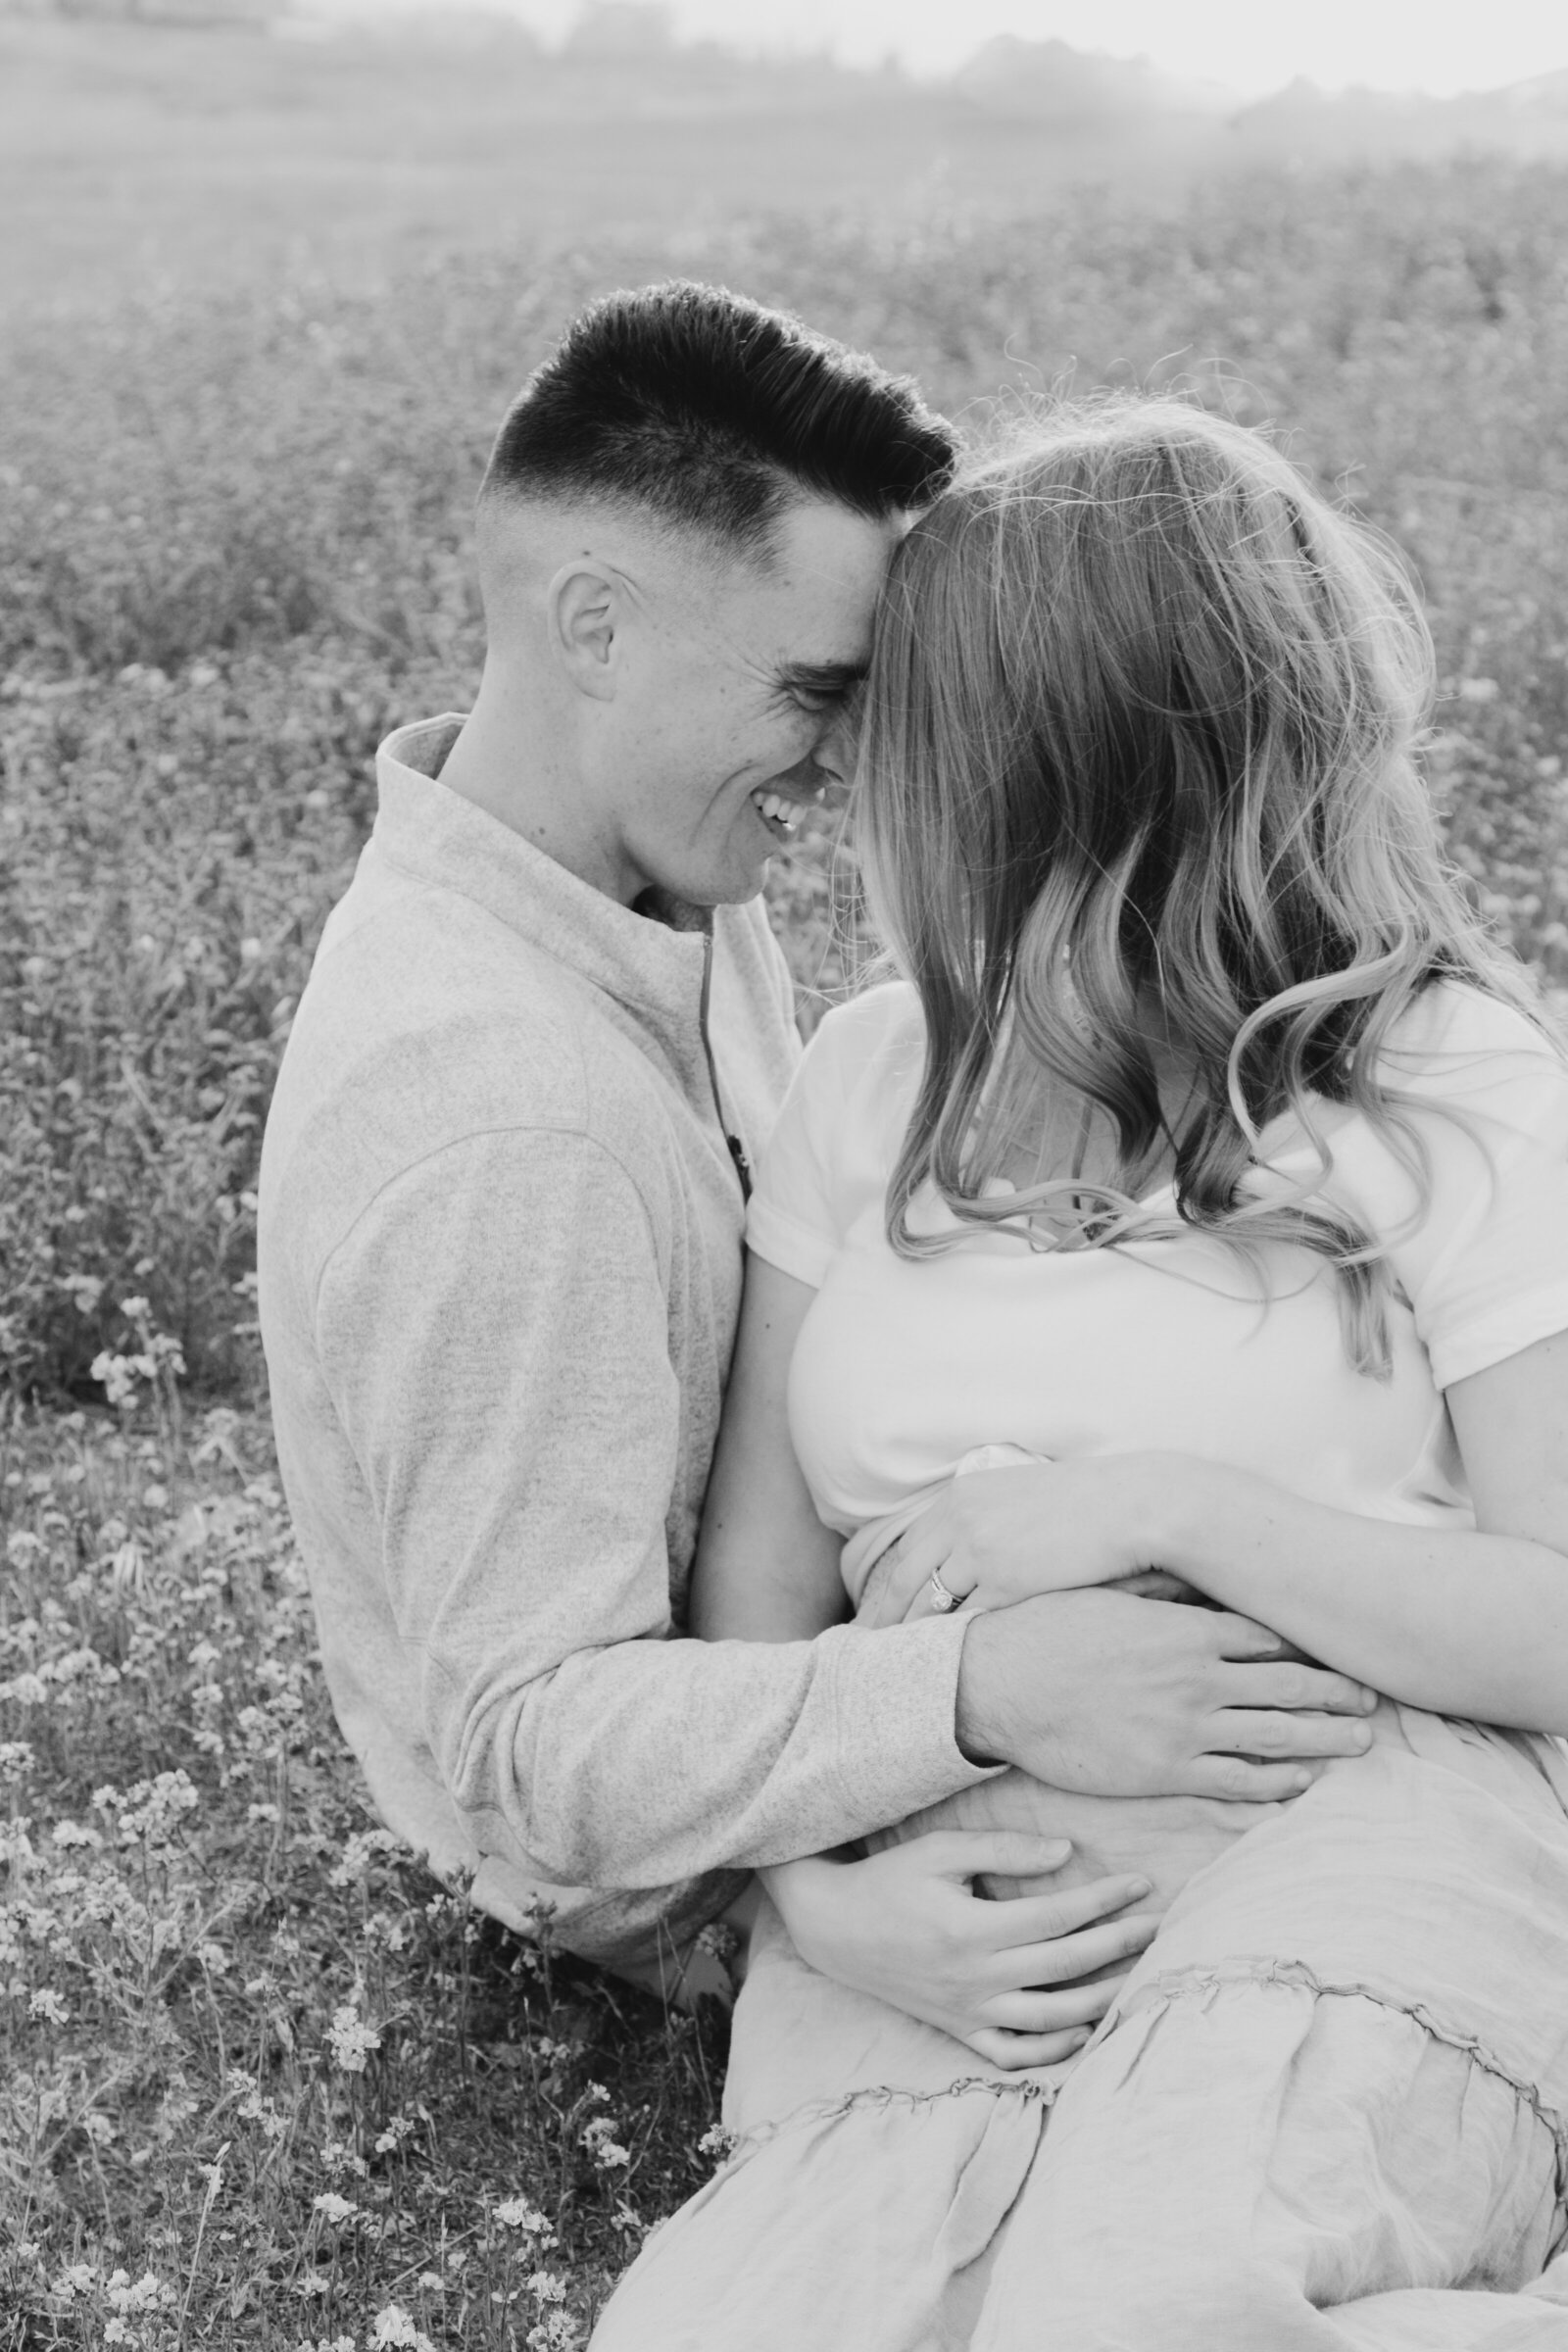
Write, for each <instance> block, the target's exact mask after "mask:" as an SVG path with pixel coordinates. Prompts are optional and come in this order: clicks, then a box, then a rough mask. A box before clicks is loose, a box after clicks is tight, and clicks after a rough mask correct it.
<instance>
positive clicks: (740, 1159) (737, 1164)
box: [697, 931, 752, 1203]
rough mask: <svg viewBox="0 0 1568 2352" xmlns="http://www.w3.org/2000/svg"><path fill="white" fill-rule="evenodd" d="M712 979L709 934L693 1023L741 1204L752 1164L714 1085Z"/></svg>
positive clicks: (746, 1193)
mask: <svg viewBox="0 0 1568 2352" xmlns="http://www.w3.org/2000/svg"><path fill="white" fill-rule="evenodd" d="M712 978H713V935H712V933H711V931H710V932H709V933H708V935H707V937H706V938H705V939H704V941H703V993H702V997H701V999H700V1000H699V1002H698V1006H697V1022H698V1026H699V1028H700V1029H701V1030H702V1033H703V1054H704V1055H705V1057H706V1059H707V1062H708V1083H709V1085H710V1086H711V1088H712V1090H713V1116H714V1118H715V1119H716V1120H717V1121H718V1130H719V1133H720V1134H721V1135H722V1137H723V1138H724V1148H725V1150H726V1151H727V1152H728V1153H729V1156H730V1164H731V1166H732V1167H733V1168H734V1170H735V1173H736V1175H737V1176H738V1177H739V1179H740V1187H741V1200H742V1202H743V1203H744V1202H745V1201H750V1199H751V1197H752V1163H751V1161H750V1160H749V1159H748V1158H747V1156H746V1146H745V1145H744V1144H743V1143H742V1142H741V1139H740V1137H739V1136H738V1135H733V1134H732V1133H731V1132H730V1128H729V1123H728V1121H727V1120H726V1119H725V1117H724V1098H723V1096H722V1094H721V1093H720V1092H719V1085H718V1064H717V1063H716V1062H715V1061H714V1059H713V1048H712V1044H711V1040H710V1038H709V1035H708V999H709V993H710V990H711V984H712Z"/></svg>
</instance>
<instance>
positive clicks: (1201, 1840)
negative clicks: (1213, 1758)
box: [867, 1772, 1284, 1911]
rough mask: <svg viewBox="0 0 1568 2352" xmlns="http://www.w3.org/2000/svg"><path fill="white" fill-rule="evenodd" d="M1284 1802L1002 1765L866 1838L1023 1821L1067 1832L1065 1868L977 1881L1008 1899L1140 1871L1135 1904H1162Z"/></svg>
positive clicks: (1023, 1826)
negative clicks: (1121, 1788)
mask: <svg viewBox="0 0 1568 2352" xmlns="http://www.w3.org/2000/svg"><path fill="white" fill-rule="evenodd" d="M1283 1809H1284V1808H1283V1807H1282V1806H1280V1805H1277V1804H1273V1805H1247V1804H1235V1803H1228V1802H1226V1801H1225V1800H1224V1799H1222V1798H1219V1797H1203V1796H1085V1795H1082V1794H1081V1793H1079V1792H1078V1791H1077V1790H1075V1789H1051V1788H1048V1787H1047V1786H1046V1784H1045V1782H1044V1781H1036V1780H1032V1779H1031V1778H1030V1776H1029V1774H1028V1773H1026V1772H1005V1773H1001V1774H999V1775H998V1777H997V1778H996V1779H995V1780H991V1781H984V1782H981V1783H980V1784H979V1786H978V1787H975V1788H972V1789H960V1790H959V1791H958V1793H957V1794H956V1796H949V1797H944V1798H943V1800H942V1802H941V1803H940V1804H936V1805H927V1806H926V1807H925V1809H924V1810H923V1811H922V1812H919V1813H911V1814H910V1816H909V1818H908V1819H907V1821H901V1822H900V1823H899V1824H898V1825H897V1827H896V1828H894V1829H891V1830H886V1831H883V1832H882V1833H881V1835H880V1836H879V1837H876V1838H868V1839H867V1843H868V1844H870V1845H878V1846H881V1845H891V1844H895V1843H898V1842H900V1841H902V1840H903V1839H905V1838H920V1837H923V1836H924V1835H925V1834H926V1832H927V1831H928V1830H1027V1831H1028V1832H1029V1833H1030V1834H1031V1835H1032V1836H1034V1837H1039V1838H1067V1839H1069V1840H1070V1841H1071V1845H1072V1854H1071V1857H1070V1858H1069V1860H1068V1861H1067V1862H1066V1864H1065V1865H1064V1866H1063V1868H1062V1869H1060V1870H1055V1871H1052V1872H1051V1874H1050V1875H1049V1877H1042V1878H1031V1879H1004V1878H998V1877H994V1876H990V1875H987V1876H986V1877H984V1878H983V1879H982V1881H981V1884H982V1886H983V1887H984V1888H985V1891H986V1893H987V1894H990V1895H995V1896H1000V1897H1002V1898H1004V1899H1005V1898H1006V1897H1008V1896H1011V1895H1019V1894H1035V1893H1043V1892H1046V1891H1047V1890H1049V1889H1051V1888H1060V1887H1079V1886H1082V1885H1084V1884H1085V1882H1086V1881H1088V1880H1091V1879H1106V1878H1118V1877H1122V1876H1126V1875H1130V1874H1136V1875H1138V1876H1140V1877H1143V1878H1146V1879H1148V1880H1149V1882H1150V1884H1151V1886H1152V1887H1153V1890H1154V1891H1153V1893H1152V1895H1151V1896H1149V1897H1148V1899H1147V1900H1145V1901H1143V1902H1141V1903H1140V1904H1139V1906H1138V1908H1139V1910H1140V1911H1165V1910H1167V1909H1168V1908H1169V1906H1170V1905H1171V1904H1172V1903H1173V1902H1174V1901H1175V1899H1176V1897H1177V1895H1178V1894H1180V1892H1181V1891H1182V1888H1183V1887H1185V1886H1186V1885H1187V1883H1188V1881H1189V1880H1190V1879H1192V1878H1194V1877H1195V1876H1196V1875H1197V1873H1198V1872H1199V1871H1201V1870H1202V1869H1204V1868H1205V1867H1206V1865H1207V1864H1208V1863H1210V1862H1215V1861H1217V1860H1218V1859H1219V1857H1220V1855H1221V1854H1224V1853H1227V1852H1229V1850H1230V1848H1231V1847H1232V1846H1233V1845H1234V1844H1235V1843H1236V1841H1237V1839H1238V1838H1245V1837H1246V1836H1247V1834H1248V1832H1249V1831H1250V1830H1254V1829H1256V1828H1257V1827H1258V1825H1259V1824H1260V1823H1262V1822H1265V1821H1272V1820H1274V1819H1275V1817H1276V1816H1277V1815H1278V1814H1279V1813H1280V1812H1282V1811H1283Z"/></svg>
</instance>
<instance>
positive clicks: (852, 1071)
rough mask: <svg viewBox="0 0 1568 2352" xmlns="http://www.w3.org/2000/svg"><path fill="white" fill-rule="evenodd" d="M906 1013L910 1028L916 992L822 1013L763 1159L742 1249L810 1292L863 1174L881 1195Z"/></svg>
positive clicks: (855, 1203) (900, 1133)
mask: <svg viewBox="0 0 1568 2352" xmlns="http://www.w3.org/2000/svg"><path fill="white" fill-rule="evenodd" d="M911 1015H912V1016H913V1017H914V1019H915V1021H916V1022H917V1008H916V1005H915V1000H914V997H913V992H912V991H911V990H909V989H907V988H905V987H903V986H901V985H893V986H888V987H883V988H874V989H868V990H867V991H866V992H865V994H864V995H863V996H859V997H856V998H853V999H852V1000H851V1001H850V1003H849V1004H847V1005H838V1006H837V1007H836V1008H835V1009H834V1010H833V1011H832V1012H830V1013H828V1014H827V1015H826V1016H825V1018H824V1019H823V1020H822V1022H821V1024H820V1025H819V1027H818V1029H817V1031H816V1034H815V1036H814V1037H813V1038H812V1039H811V1042H810V1044H809V1046H808V1047H807V1049H806V1053H805V1054H804V1056H803V1057H802V1060H801V1064H800V1067H799V1068H798V1070H797V1071H796V1073H795V1076H794V1079H793V1081H792V1082H791V1085H790V1090H789V1092H788V1094H787V1095H786V1096H785V1098H784V1106H783V1108H782V1109H781V1110H780V1112H779V1115H778V1119H777V1122H776V1123H775V1125H774V1128H773V1132H772V1135H771V1137H770V1138H769V1140H768V1145H767V1149H766V1151H765V1152H763V1154H762V1161H761V1165H760V1169H759V1170H758V1177H757V1187H756V1190H755V1191H754V1193H753V1195H752V1201H751V1206H750V1208H749V1210H748V1212H747V1219H746V1243H747V1247H748V1249H750V1250H754V1251H755V1252H756V1254H757V1255H758V1256H759V1257H763V1258H766V1260H767V1262H768V1264H769V1265H770V1266H777V1267H778V1269H779V1271H780V1272H781V1273H784V1274H792V1275H794V1277H795V1279H796V1280H797V1281H798V1282H806V1283H809V1284H810V1286H811V1288H812V1289H813V1290H819V1289H820V1288H821V1285H822V1282H823V1280H824V1278H825V1276H826V1274H827V1270H828V1267H829V1266H830V1265H831V1263H832V1261H833V1258H834V1257H835V1255H836V1254H837V1252H838V1250H839V1249H840V1248H841V1246H842V1244H843V1241H844V1237H845V1234H846V1232H847V1231H848V1228H849V1224H850V1222H851V1220H852V1218H853V1216H854V1215H855V1214H856V1213H857V1211H858V1207H859V1206H860V1205H861V1203H862V1200H863V1196H864V1194H865V1191H866V1187H867V1180H868V1174H869V1177H870V1180H871V1181H872V1183H873V1184H875V1183H880V1185H881V1187H882V1188H883V1189H884V1190H885V1188H886V1181H887V1176H888V1175H889V1174H890V1173H891V1171H892V1164H893V1161H894V1159H895V1158H896V1157H897V1155H898V1151H899V1146H900V1144H901V1143H902V1142H903V1138H904V1121H905V1118H906V1117H907V1108H906V1107H904V1106H903V1104H902V1102H901V1100H900V1099H899V1098H902V1096H903V1095H904V1094H905V1093H906V1092H907V1086H906V1083H905V1081H906V1079H907V1070H908V1068H909V1052H908V1050H907V1049H908V1044H909V1037H910V1029H911ZM917 1066H918V1065H917V1062H916V1068H917ZM868 1163H869V1164H868Z"/></svg>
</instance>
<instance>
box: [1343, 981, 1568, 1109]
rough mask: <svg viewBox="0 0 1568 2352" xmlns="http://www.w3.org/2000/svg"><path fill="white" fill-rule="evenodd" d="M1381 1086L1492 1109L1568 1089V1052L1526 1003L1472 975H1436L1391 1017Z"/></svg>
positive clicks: (1381, 1056)
mask: <svg viewBox="0 0 1568 2352" xmlns="http://www.w3.org/2000/svg"><path fill="white" fill-rule="evenodd" d="M1376 1076H1377V1081H1378V1084H1379V1086H1380V1088H1382V1089H1383V1090H1384V1091H1385V1092H1386V1093H1387V1094H1388V1095H1389V1096H1390V1097H1392V1098H1393V1099H1394V1100H1395V1101H1396V1102H1397V1101H1398V1100H1399V1099H1400V1098H1401V1097H1403V1098H1406V1099H1408V1098H1409V1097H1411V1096H1414V1097H1417V1098H1419V1099H1423V1100H1426V1101H1429V1102H1432V1103H1446V1104H1447V1105H1448V1106H1449V1107H1451V1108H1454V1109H1459V1108H1462V1107H1464V1106H1465V1105H1467V1104H1468V1105H1472V1106H1474V1107H1475V1108H1477V1109H1481V1110H1485V1109H1486V1108H1487V1107H1488V1106H1489V1105H1491V1104H1493V1103H1495V1105H1496V1106H1497V1108H1498V1109H1499V1110H1500V1109H1501V1107H1502V1105H1503V1103H1506V1102H1508V1101H1510V1100H1513V1099H1514V1098H1516V1097H1520V1096H1521V1093H1522V1095H1523V1096H1524V1097H1529V1096H1530V1095H1532V1094H1535V1095H1540V1096H1541V1097H1542V1099H1543V1100H1544V1101H1549V1100H1553V1099H1555V1098H1557V1097H1559V1096H1565V1095H1568V1055H1565V1054H1564V1051H1563V1048H1562V1047H1561V1046H1560V1045H1559V1044H1558V1042H1557V1040H1556V1039H1555V1038H1554V1037H1553V1036H1552V1035H1551V1034H1550V1032H1549V1031H1548V1029H1547V1028H1546V1027H1545V1025H1544V1022H1541V1021H1538V1020H1536V1019H1534V1018H1532V1016H1531V1014H1530V1013H1529V1012H1528V1011H1527V1010H1526V1009H1525V1008H1524V1006H1523V1005H1521V1004H1516V1003H1514V1002H1512V1001H1510V999H1508V998H1507V997H1504V996H1501V995H1494V994H1493V993H1492V992H1491V991H1489V990H1487V989H1484V988H1480V987H1478V986H1476V985H1475V984H1474V983H1473V982H1470V981H1465V980H1435V981H1433V982H1431V983H1430V984H1429V985H1428V986H1427V987H1426V988H1424V989H1423V990H1422V992H1421V994H1420V995H1419V996H1418V997H1416V998H1415V999H1414V1000H1413V1002H1412V1003H1411V1004H1409V1005H1406V1006H1405V1008H1404V1009H1403V1011H1402V1012H1401V1013H1400V1014H1399V1015H1398V1017H1397V1020H1395V1021H1394V1022H1392V1023H1391V1025H1390V1027H1389V1030H1388V1032H1387V1035H1386V1036H1385V1038H1384V1040H1383V1043H1382V1046H1381V1048H1380V1050H1379V1053H1378V1057H1377V1065H1376Z"/></svg>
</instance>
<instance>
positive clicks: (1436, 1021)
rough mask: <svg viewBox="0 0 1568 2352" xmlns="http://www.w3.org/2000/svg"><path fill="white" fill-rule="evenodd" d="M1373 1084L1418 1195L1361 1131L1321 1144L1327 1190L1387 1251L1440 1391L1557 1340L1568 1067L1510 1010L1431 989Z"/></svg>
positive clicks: (1458, 992) (1565, 1295)
mask: <svg viewBox="0 0 1568 2352" xmlns="http://www.w3.org/2000/svg"><path fill="white" fill-rule="evenodd" d="M1378 1075H1379V1078H1380V1080H1381V1082H1382V1084H1383V1085H1384V1087H1385V1088H1386V1089H1387V1090H1388V1095H1389V1099H1390V1102H1391V1105H1392V1107H1393V1108H1394V1110H1395V1112H1396V1115H1397V1118H1398V1119H1399V1120H1400V1121H1401V1122H1403V1123H1404V1124H1406V1125H1407V1126H1408V1127H1409V1128H1410V1129H1411V1130H1412V1131H1413V1132H1414V1134H1415V1135H1417V1136H1418V1137H1419V1138H1420V1140H1421V1143H1422V1144H1423V1145H1424V1147H1425V1152H1426V1155H1427V1159H1428V1163H1429V1184H1428V1186H1427V1188H1426V1191H1427V1197H1426V1199H1425V1200H1424V1201H1423V1200H1422V1198H1421V1192H1420V1190H1419V1189H1418V1188H1417V1186H1416V1184H1415V1183H1414V1182H1413V1181H1412V1179H1411V1177H1410V1174H1409V1172H1408V1171H1407V1169H1405V1168H1403V1167H1401V1166H1400V1165H1399V1164H1398V1162H1397V1156H1396V1154H1394V1153H1393V1152H1392V1151H1391V1149H1390V1147H1389V1145H1388V1144H1387V1142H1385V1141H1383V1140H1382V1139H1374V1138H1373V1137H1372V1136H1371V1135H1370V1133H1369V1131H1368V1130H1367V1128H1366V1127H1365V1125H1364V1124H1363V1123H1362V1122H1360V1121H1357V1122H1355V1126H1356V1129H1357V1130H1358V1133H1357V1136H1356V1138H1355V1142H1354V1144H1353V1145H1350V1138H1349V1137H1348V1136H1345V1135H1341V1136H1336V1137H1335V1139H1334V1152H1335V1160H1336V1180H1335V1181H1334V1182H1333V1183H1332V1185H1331V1188H1330V1189H1331V1190H1332V1191H1334V1192H1335V1193H1336V1194H1342V1196H1343V1195H1344V1194H1345V1193H1346V1192H1347V1191H1348V1196H1349V1197H1348V1202H1347V1204H1348V1205H1350V1206H1352V1207H1353V1208H1355V1209H1356V1210H1357V1211H1358V1213H1359V1214H1360V1215H1361V1217H1362V1219H1363V1221H1364V1222H1365V1223H1366V1224H1367V1226H1368V1227H1369V1228H1370V1230H1371V1232H1372V1233H1373V1235H1374V1236H1375V1238H1377V1239H1379V1240H1381V1241H1383V1243H1384V1244H1385V1247H1386V1248H1387V1249H1388V1251H1389V1256H1390V1260H1391V1262H1392V1264H1393V1268H1394V1272H1395V1274H1396V1277H1397V1281H1398V1283H1399V1286H1400V1288H1401V1289H1402V1291H1403V1292H1404V1295H1405V1297H1406V1298H1407V1299H1409V1301H1410V1306H1411V1309H1412V1311H1413V1314H1414V1317H1415V1325H1416V1330H1417V1332H1418V1334H1419V1336H1420V1338H1421V1341H1422V1343H1423V1345H1424V1346H1425V1348H1426V1350H1427V1353H1428V1355H1429V1357H1430V1358H1431V1363H1432V1374H1433V1378H1434V1380H1435V1382H1436V1383H1437V1386H1438V1387H1439V1388H1440V1389H1446V1388H1448V1387H1450V1386H1451V1385H1452V1383H1453V1382H1455V1381H1458V1380H1464V1379H1466V1378H1467V1377H1468V1376H1469V1375H1470V1374H1471V1373H1474V1372H1482V1371H1485V1370H1486V1369H1487V1368H1488V1366H1489V1365H1492V1364H1496V1363H1501V1362H1502V1361H1503V1359H1504V1358H1505V1357H1507V1356H1510V1355H1516V1354H1518V1352H1519V1351H1520V1349H1521V1348H1529V1347H1531V1346H1533V1345H1534V1343H1535V1342H1536V1341H1537V1340H1544V1339H1547V1338H1549V1337H1550V1336H1551V1335H1552V1334H1553V1333H1554V1332H1558V1331H1563V1330H1568V1062H1565V1060H1564V1057H1563V1055H1562V1054H1560V1053H1559V1052H1558V1051H1557V1049H1556V1048H1555V1046H1554V1045H1553V1044H1552V1042H1551V1040H1550V1039H1549V1038H1547V1037H1546V1036H1545V1035H1544V1034H1543V1032H1542V1031H1540V1030H1539V1029H1537V1028H1536V1027H1535V1026H1534V1024H1533V1023H1532V1022H1531V1021H1529V1020H1528V1019H1527V1018H1526V1017H1525V1015H1524V1014H1523V1013H1521V1012H1518V1011H1516V1010H1515V1009H1514V1007H1513V1006H1511V1005H1505V1004H1502V1003H1500V1002H1498V1001H1497V1000H1495V999H1493V998H1489V997H1486V996H1483V995H1482V994H1481V992H1480V991H1479V990H1476V989H1472V988H1467V987H1462V986H1459V985H1457V984H1450V983H1445V984H1442V985H1440V986H1438V987H1436V988H1434V989H1431V990H1429V991H1428V992H1427V995H1426V996H1425V997H1424V998H1423V999H1422V1000H1420V1002H1419V1003H1418V1004H1417V1005H1416V1006H1414V1007H1413V1008H1412V1011H1411V1013H1410V1014H1409V1015H1407V1016H1406V1018H1405V1020H1404V1021H1402V1022H1401V1023H1400V1024H1399V1025H1398V1027H1397V1030H1396V1031H1395V1032H1394V1033H1392V1034H1391V1037H1390V1040H1389V1043H1388V1045H1387V1047H1386V1048H1385V1050H1384V1053H1383V1054H1382V1056H1381V1057H1380V1063H1379V1072H1378ZM1348 1145H1349V1146H1350V1149H1348V1150H1346V1149H1345V1147H1346V1146H1348Z"/></svg>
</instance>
